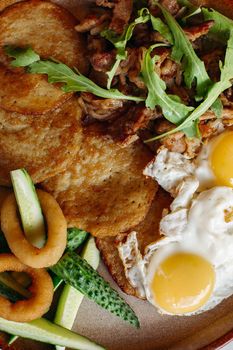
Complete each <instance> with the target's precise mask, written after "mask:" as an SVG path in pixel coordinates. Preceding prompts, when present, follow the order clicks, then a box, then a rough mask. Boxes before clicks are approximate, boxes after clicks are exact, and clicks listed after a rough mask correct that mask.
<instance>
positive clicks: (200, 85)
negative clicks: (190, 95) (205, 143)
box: [157, 3, 212, 99]
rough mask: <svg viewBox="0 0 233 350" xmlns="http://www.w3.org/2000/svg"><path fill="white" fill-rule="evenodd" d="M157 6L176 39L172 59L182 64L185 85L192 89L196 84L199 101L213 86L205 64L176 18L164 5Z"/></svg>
mask: <svg viewBox="0 0 233 350" xmlns="http://www.w3.org/2000/svg"><path fill="white" fill-rule="evenodd" d="M157 5H158V6H159V8H160V9H161V11H162V13H163V15H164V17H165V20H166V22H167V24H168V26H169V28H170V30H171V32H172V34H173V37H174V46H173V49H172V59H174V60H175V61H176V62H182V64H183V68H184V80H185V84H186V85H187V87H188V88H191V87H192V84H193V83H194V82H195V83H196V90H197V96H198V98H199V99H200V98H203V97H204V96H205V95H206V93H207V91H208V89H209V87H210V86H211V84H212V82H211V80H210V78H209V76H208V73H207V71H206V69H205V65H204V62H203V61H201V60H200V58H199V57H198V56H197V54H196V52H195V51H194V49H193V47H192V44H191V43H190V41H189V40H188V38H187V37H186V35H185V33H184V31H183V30H182V28H181V27H180V25H179V23H178V22H177V21H176V20H175V18H174V17H173V16H172V15H171V14H170V13H169V12H168V11H167V10H166V9H165V8H164V7H163V6H162V5H160V4H159V3H157Z"/></svg>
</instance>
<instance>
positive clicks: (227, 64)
mask: <svg viewBox="0 0 233 350" xmlns="http://www.w3.org/2000/svg"><path fill="white" fill-rule="evenodd" d="M232 62H233V29H232V30H231V31H230V38H229V40H228V42H227V49H226V54H225V61H224V65H223V64H221V65H220V69H221V77H220V81H218V82H217V83H215V84H214V85H212V87H211V88H210V89H209V91H208V94H207V97H206V99H205V100H204V101H203V102H202V103H201V104H200V105H199V106H198V107H197V108H196V109H195V110H194V111H193V112H192V113H191V114H190V115H189V116H188V117H187V118H186V119H185V120H184V121H183V122H182V123H181V124H180V125H178V126H177V127H176V128H175V129H173V130H171V131H168V132H166V133H164V134H162V135H159V136H155V137H153V138H151V139H149V140H146V142H151V141H155V140H158V139H160V138H162V137H165V136H169V135H171V134H173V133H175V132H177V131H180V130H182V131H184V132H185V130H186V128H194V126H195V125H196V124H197V122H198V120H199V118H200V116H201V115H203V114H204V113H205V112H206V111H207V110H208V109H209V108H211V106H212V105H213V104H214V103H216V100H217V99H218V97H219V95H220V94H221V93H222V92H223V91H225V90H226V89H228V88H230V87H231V86H232V80H233V64H232Z"/></svg>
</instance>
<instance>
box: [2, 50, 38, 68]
mask: <svg viewBox="0 0 233 350" xmlns="http://www.w3.org/2000/svg"><path fill="white" fill-rule="evenodd" d="M5 52H6V53H7V55H8V56H10V57H13V58H15V60H14V61H13V62H12V63H11V65H12V67H26V66H29V65H30V64H32V63H34V62H36V61H39V59H40V56H39V55H37V53H36V52H34V51H33V50H32V49H31V48H30V47H29V48H19V47H12V46H5Z"/></svg>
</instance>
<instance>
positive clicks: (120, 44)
mask: <svg viewBox="0 0 233 350" xmlns="http://www.w3.org/2000/svg"><path fill="white" fill-rule="evenodd" d="M138 15H139V16H138V17H137V18H136V19H135V20H134V21H133V22H132V23H130V24H129V25H128V26H127V28H126V29H125V30H124V33H123V34H122V35H120V36H117V35H116V34H115V33H114V32H113V31H112V30H110V29H106V30H104V31H102V32H101V36H102V37H104V38H105V39H107V40H108V41H110V42H111V43H112V44H113V45H114V46H115V48H116V50H117V54H116V62H115V63H114V65H113V66H112V68H111V70H110V71H109V72H107V75H108V82H107V88H108V89H110V87H111V84H112V80H113V78H114V76H115V74H116V71H117V69H118V67H119V65H120V63H121V61H123V60H125V59H126V58H127V50H126V45H127V42H128V41H129V40H130V39H131V38H132V35H133V31H134V28H135V27H136V25H137V24H141V23H146V22H148V21H149V20H150V15H149V11H148V9H146V8H143V9H141V10H140V11H139V13H138Z"/></svg>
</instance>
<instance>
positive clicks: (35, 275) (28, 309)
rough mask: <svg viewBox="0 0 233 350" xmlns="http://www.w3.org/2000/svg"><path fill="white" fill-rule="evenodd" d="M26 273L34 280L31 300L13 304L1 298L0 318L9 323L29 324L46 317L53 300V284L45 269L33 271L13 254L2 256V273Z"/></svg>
mask: <svg viewBox="0 0 233 350" xmlns="http://www.w3.org/2000/svg"><path fill="white" fill-rule="evenodd" d="M5 271H16V272H26V273H27V274H28V275H29V276H30V277H31V279H32V283H31V286H30V287H29V291H30V292H31V298H30V299H27V300H20V301H17V302H16V303H12V302H11V301H9V300H8V299H6V298H4V297H2V296H0V317H3V318H5V319H7V320H9V321H15V322H29V321H32V320H35V319H37V318H39V317H41V316H42V315H44V314H45V313H46V312H47V311H48V310H49V308H50V305H51V303H52V299H53V282H52V279H51V277H50V276H49V274H48V272H47V271H46V270H45V269H32V268H31V267H28V266H26V265H24V264H22V263H21V262H20V261H19V260H18V259H17V258H16V257H15V256H14V255H13V254H0V272H5Z"/></svg>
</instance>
